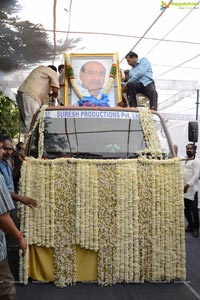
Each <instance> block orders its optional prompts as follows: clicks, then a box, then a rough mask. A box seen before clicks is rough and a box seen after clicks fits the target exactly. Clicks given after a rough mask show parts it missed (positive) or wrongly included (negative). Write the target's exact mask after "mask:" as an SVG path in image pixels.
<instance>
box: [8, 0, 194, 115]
mask: <svg viewBox="0 0 200 300" xmlns="http://www.w3.org/2000/svg"><path fill="white" fill-rule="evenodd" d="M20 3H21V5H22V6H23V9H22V11H21V12H20V14H19V17H20V18H21V19H22V20H27V19H28V20H29V21H31V22H34V23H41V24H43V26H44V27H45V29H47V30H52V29H53V3H54V1H53V0H42V1H41V0H20ZM166 3H167V2H166ZM183 3H185V4H186V5H185V6H184V5H183ZM192 3H194V2H192V1H190V2H187V1H185V0H184V1H183V0H182V1H181V0H175V1H173V4H174V5H170V6H169V7H168V8H166V9H165V10H164V11H163V10H161V4H162V2H161V1H160V0H151V1H149V0H143V1H141V0H137V1H133V0H124V1H116V0H101V1H97V0H84V1H81V0H71V1H70V0H57V5H56V29H57V31H65V32H64V33H59V32H57V33H56V38H57V39H60V38H63V39H64V38H66V36H67V35H68V37H69V38H74V37H81V38H82V42H81V43H80V48H82V47H84V49H82V50H78V52H79V53H114V52H118V53H119V61H120V67H121V68H123V69H127V68H130V67H129V66H128V65H127V63H126V60H125V59H124V57H125V55H126V54H127V53H128V52H129V51H130V50H132V49H133V51H135V52H136V53H138V55H139V57H143V56H146V57H147V58H149V60H150V61H151V64H152V68H153V72H154V78H155V81H156V82H158V83H157V89H158V92H159V103H160V107H161V108H162V107H165V108H164V109H162V111H163V112H166V113H174V112H178V113H179V114H185V113H191V114H193V115H194V113H195V110H196V104H195V102H196V97H197V95H196V90H195V89H194V92H193V93H192V94H191V92H190V93H189V92H188V91H185V92H184V97H183V95H182V94H183V91H182V89H183V88H184V87H185V84H184V82H182V81H183V80H186V81H188V82H189V81H192V82H191V85H192V83H194V82H196V86H197V87H199V82H200V34H199V23H200V5H199V4H198V5H197V7H196V9H192V6H191V4H192ZM198 3H199V1H198ZM70 4H71V10H70ZM175 4H176V5H175ZM68 30H69V31H70V33H67V31H68ZM75 32H76V33H75ZM83 32H85V33H86V32H87V33H88V32H90V33H93V34H83ZM102 33H107V35H104V34H102ZM49 37H50V39H52V41H53V35H52V34H50V35H49ZM142 37H143V38H142ZM74 52H77V51H74ZM58 63H63V56H61V57H60V59H59V61H58ZM27 72H28V71H27ZM24 74H25V75H26V72H25V73H24ZM13 76H14V74H13ZM18 77H19V79H21V78H22V77H23V76H22V75H18ZM171 80H176V81H177V80H181V82H182V86H181V88H180V84H179V88H178V89H173V90H172V89H171V87H170V85H169V86H168V88H167V89H165V90H164V89H160V81H165V82H169V83H170V81H171ZM188 95H189V96H188ZM179 98H181V99H182V100H181V101H180V100H179ZM183 98H184V100H183ZM175 102H176V105H175ZM168 103H169V105H168ZM170 103H173V105H171V104H170ZM188 103H189V105H188ZM166 106H168V107H166Z"/></svg>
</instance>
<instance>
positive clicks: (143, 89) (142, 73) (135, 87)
mask: <svg viewBox="0 0 200 300" xmlns="http://www.w3.org/2000/svg"><path fill="white" fill-rule="evenodd" d="M126 60H127V63H128V64H129V65H130V66H132V68H131V70H130V72H129V79H128V81H127V82H126V83H125V84H124V85H123V86H122V91H123V92H125V93H127V94H128V95H129V101H130V103H129V104H130V107H137V100H136V94H137V93H142V94H144V95H145V96H147V97H148V98H149V101H150V109H153V110H157V106H158V103H157V101H158V93H157V91H156V87H155V83H154V80H153V72H152V68H151V63H150V62H149V60H148V59H147V58H145V57H143V58H141V59H138V55H137V54H136V53H135V52H132V51H131V52H129V53H128V54H127V55H126Z"/></svg>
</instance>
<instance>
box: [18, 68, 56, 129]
mask: <svg viewBox="0 0 200 300" xmlns="http://www.w3.org/2000/svg"><path fill="white" fill-rule="evenodd" d="M58 89H59V82H58V75H57V68H56V67H55V66H48V67H46V66H39V67H37V68H35V69H34V70H33V71H32V72H31V73H30V74H29V75H28V77H27V78H26V79H25V81H24V82H23V83H22V84H21V85H20V87H19V89H18V91H17V104H18V106H19V110H20V114H21V120H22V123H23V124H24V126H25V131H26V132H28V131H29V129H30V126H31V121H32V117H33V115H34V113H35V112H36V111H37V109H39V108H40V106H41V105H43V104H45V103H48V95H49V93H50V90H52V97H54V98H57V96H58Z"/></svg>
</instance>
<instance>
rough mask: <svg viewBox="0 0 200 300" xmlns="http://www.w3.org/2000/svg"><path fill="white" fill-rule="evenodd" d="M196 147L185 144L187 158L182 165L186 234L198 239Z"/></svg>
mask: <svg viewBox="0 0 200 300" xmlns="http://www.w3.org/2000/svg"><path fill="white" fill-rule="evenodd" d="M195 152H196V146H195V145H194V144H187V146H186V153H187V157H186V160H185V161H184V164H183V177H184V204H185V217H186V220H187V222H188V226H187V227H186V229H185V231H186V232H192V235H193V237H199V212H198V185H199V173H200V161H199V159H197V158H195Z"/></svg>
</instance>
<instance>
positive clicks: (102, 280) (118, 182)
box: [20, 158, 185, 287]
mask: <svg viewBox="0 0 200 300" xmlns="http://www.w3.org/2000/svg"><path fill="white" fill-rule="evenodd" d="M38 178H39V180H38ZM182 191H183V180H182V167H181V161H180V160H179V159H177V158H174V159H171V160H156V159H151V160H149V159H144V158H139V159H137V160H126V159H125V160H121V159H120V160H81V159H73V158H67V159H66V158H65V159H64V158H61V159H55V160H41V159H33V158H27V159H26V161H24V163H23V166H22V176H21V193H22V194H24V195H25V194H26V195H27V196H30V197H33V198H36V199H37V200H38V202H39V205H38V207H37V208H36V209H34V210H32V209H30V208H29V207H27V206H24V205H23V206H20V218H21V230H22V231H23V233H24V236H25V238H26V239H27V242H28V244H29V245H32V244H36V245H42V246H44V247H54V274H55V278H54V283H55V284H56V285H57V286H59V287H64V286H66V285H68V284H73V283H75V282H76V261H75V256H76V255H75V254H76V253H75V251H76V247H75V246H76V244H79V245H80V246H81V247H84V248H86V249H91V250H93V251H96V252H97V254H98V283H99V284H100V285H107V284H114V283H116V282H143V281H163V280H166V281H172V280H178V279H180V280H183V279H185V240H184V214H183V193H182ZM20 281H21V282H24V283H27V282H28V253H27V255H26V257H25V260H24V259H23V258H22V259H20Z"/></svg>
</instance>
